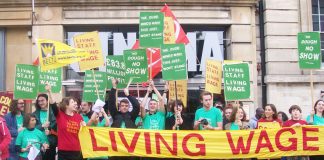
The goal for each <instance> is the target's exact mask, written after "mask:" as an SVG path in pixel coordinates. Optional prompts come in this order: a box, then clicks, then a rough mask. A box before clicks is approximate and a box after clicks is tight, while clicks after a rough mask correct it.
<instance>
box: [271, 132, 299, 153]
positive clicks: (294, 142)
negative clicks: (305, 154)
mask: <svg viewBox="0 0 324 160" xmlns="http://www.w3.org/2000/svg"><path fill="white" fill-rule="evenodd" d="M285 132H290V133H291V134H292V135H294V134H296V131H295V130H294V129H293V128H282V129H280V130H279V131H278V132H277V134H276V137H275V141H276V146H277V148H278V149H279V150H280V151H297V138H288V141H289V142H291V145H290V146H287V147H286V146H283V145H282V144H281V142H280V136H281V134H282V133H285Z"/></svg>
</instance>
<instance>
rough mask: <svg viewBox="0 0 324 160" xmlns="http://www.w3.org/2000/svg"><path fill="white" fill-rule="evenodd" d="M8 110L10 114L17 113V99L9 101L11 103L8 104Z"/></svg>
mask: <svg viewBox="0 0 324 160" xmlns="http://www.w3.org/2000/svg"><path fill="white" fill-rule="evenodd" d="M9 109H10V112H11V114H12V115H17V113H18V111H19V109H18V100H17V99H14V100H12V101H11V104H10V106H9Z"/></svg>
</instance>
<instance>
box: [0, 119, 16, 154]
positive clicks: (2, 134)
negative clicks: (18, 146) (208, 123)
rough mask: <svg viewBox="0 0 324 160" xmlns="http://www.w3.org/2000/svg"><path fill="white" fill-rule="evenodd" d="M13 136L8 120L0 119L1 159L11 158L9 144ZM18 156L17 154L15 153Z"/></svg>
mask: <svg viewBox="0 0 324 160" xmlns="http://www.w3.org/2000/svg"><path fill="white" fill-rule="evenodd" d="M10 141H11V135H10V132H9V129H8V127H7V124H6V120H5V119H4V118H3V117H0V159H1V160H2V159H3V160H5V159H7V158H9V154H10V153H9V144H10ZM14 154H16V152H14Z"/></svg>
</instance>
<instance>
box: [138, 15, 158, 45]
mask: <svg viewBox="0 0 324 160" xmlns="http://www.w3.org/2000/svg"><path fill="white" fill-rule="evenodd" d="M163 27H164V15H163V13H161V12H141V13H140V22H139V41H140V46H141V47H157V48H160V46H161V45H162V44H163Z"/></svg>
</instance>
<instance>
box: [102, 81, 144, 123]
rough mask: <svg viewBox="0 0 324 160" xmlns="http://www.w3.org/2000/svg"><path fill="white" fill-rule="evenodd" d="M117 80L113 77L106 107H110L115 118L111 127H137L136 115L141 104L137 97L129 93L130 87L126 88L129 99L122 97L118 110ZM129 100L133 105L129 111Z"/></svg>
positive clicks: (125, 91)
mask: <svg viewBox="0 0 324 160" xmlns="http://www.w3.org/2000/svg"><path fill="white" fill-rule="evenodd" d="M117 84H118V82H117V80H116V79H112V86H113V87H112V88H111V91H110V92H109V99H108V102H106V104H105V106H104V108H108V110H109V112H110V115H111V116H112V118H113V123H112V125H111V127H115V128H137V127H136V125H135V120H136V117H137V115H138V113H139V110H140V109H139V108H140V104H139V103H138V101H137V100H136V98H135V97H133V96H130V95H129V91H128V88H125V89H124V93H125V96H126V97H127V99H128V100H127V99H122V100H121V101H120V102H119V104H118V110H117V107H116V92H117ZM129 102H130V103H131V104H132V106H133V110H132V111H131V112H129Z"/></svg>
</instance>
